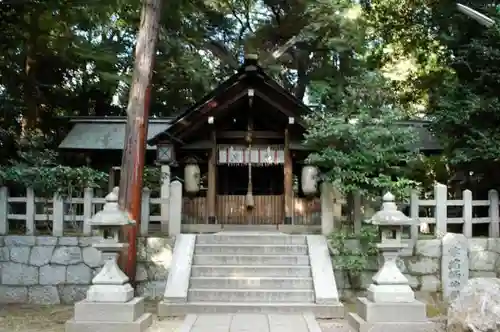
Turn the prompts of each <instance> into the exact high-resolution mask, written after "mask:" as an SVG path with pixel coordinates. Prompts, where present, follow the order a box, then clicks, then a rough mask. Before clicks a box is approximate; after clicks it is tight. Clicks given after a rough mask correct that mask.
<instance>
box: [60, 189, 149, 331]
mask: <svg viewBox="0 0 500 332" xmlns="http://www.w3.org/2000/svg"><path fill="white" fill-rule="evenodd" d="M130 223H133V221H132V220H130V219H129V218H128V215H127V213H125V212H124V211H122V210H120V209H119V208H118V188H117V187H116V188H115V189H113V191H112V192H111V193H110V194H109V195H107V196H106V204H104V208H103V210H102V211H100V212H99V213H97V214H96V215H95V216H94V217H93V218H92V220H91V221H90V224H91V226H94V227H96V228H98V229H101V230H102V231H103V233H104V239H103V240H102V242H101V243H98V244H95V245H94V247H95V248H97V249H99V250H100V251H101V253H102V258H103V259H104V265H103V267H102V269H101V271H100V272H99V273H98V274H97V275H96V276H95V277H94V279H92V286H90V288H89V290H88V292H87V298H86V299H85V300H83V301H80V302H78V303H75V314H74V317H73V319H71V320H69V321H67V322H66V326H65V330H66V332H83V331H95V332H100V331H102V332H105V331H106V332H109V331H124V332H125V331H134V332H143V331H145V330H146V329H147V328H149V327H150V326H151V324H152V322H153V318H152V316H151V314H149V313H145V312H144V298H142V297H134V289H133V288H132V286H131V285H130V284H129V279H128V277H127V276H126V275H125V273H123V271H122V270H120V267H119V266H118V264H117V258H118V255H119V253H120V252H122V251H123V250H125V249H126V248H127V247H128V244H127V243H120V242H119V232H120V229H121V228H122V227H123V226H125V225H127V224H130Z"/></svg>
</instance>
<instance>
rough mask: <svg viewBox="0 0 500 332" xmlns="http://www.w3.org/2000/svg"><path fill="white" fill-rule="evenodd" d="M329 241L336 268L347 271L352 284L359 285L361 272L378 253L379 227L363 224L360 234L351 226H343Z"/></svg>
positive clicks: (330, 236) (329, 237)
mask: <svg viewBox="0 0 500 332" xmlns="http://www.w3.org/2000/svg"><path fill="white" fill-rule="evenodd" d="M328 241H329V245H330V248H331V251H332V255H333V264H334V267H335V269H340V270H343V271H344V272H346V273H347V275H348V278H349V279H350V282H351V285H353V286H355V287H356V286H359V277H360V275H361V272H363V271H364V270H366V268H367V265H368V263H369V259H370V258H373V257H375V256H376V255H377V254H378V249H377V247H376V244H377V243H378V241H379V231H378V227H376V226H374V225H369V224H363V226H362V227H361V230H360V232H359V233H358V234H355V233H353V232H352V230H351V229H350V228H349V229H348V228H342V229H340V230H338V231H335V232H333V233H331V234H330V235H329V236H328ZM357 283H358V284H357ZM356 284H357V285H356Z"/></svg>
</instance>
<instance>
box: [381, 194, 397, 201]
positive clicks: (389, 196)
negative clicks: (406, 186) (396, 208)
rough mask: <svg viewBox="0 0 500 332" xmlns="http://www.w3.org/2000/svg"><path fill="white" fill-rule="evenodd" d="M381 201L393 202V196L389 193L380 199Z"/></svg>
mask: <svg viewBox="0 0 500 332" xmlns="http://www.w3.org/2000/svg"><path fill="white" fill-rule="evenodd" d="M382 199H383V200H384V202H394V200H395V197H394V195H393V194H391V193H390V192H389V191H388V192H387V193H386V194H385V195H384V197H382Z"/></svg>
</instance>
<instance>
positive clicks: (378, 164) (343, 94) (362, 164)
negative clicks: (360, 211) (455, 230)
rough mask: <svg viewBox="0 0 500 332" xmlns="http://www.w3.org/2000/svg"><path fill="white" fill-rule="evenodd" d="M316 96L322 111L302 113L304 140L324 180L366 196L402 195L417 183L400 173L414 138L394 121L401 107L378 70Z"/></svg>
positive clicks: (411, 151) (412, 158)
mask: <svg viewBox="0 0 500 332" xmlns="http://www.w3.org/2000/svg"><path fill="white" fill-rule="evenodd" d="M317 91H321V90H317ZM319 96H320V97H321V98H322V99H323V100H325V101H326V102H325V107H326V110H321V111H316V112H314V113H313V114H311V115H309V116H308V117H307V122H308V124H309V126H310V127H309V128H308V132H307V134H306V142H305V143H306V144H307V146H309V147H310V148H311V149H313V151H315V152H314V153H312V154H311V155H310V156H309V158H308V159H309V162H311V163H312V164H314V165H317V166H318V167H319V168H320V169H321V170H322V172H323V176H324V180H326V181H331V182H333V183H334V184H335V186H336V187H337V188H338V189H339V190H340V191H342V192H344V193H349V192H355V191H359V192H361V193H362V194H363V195H365V196H366V197H369V196H377V195H380V194H381V193H382V192H384V191H391V192H393V193H394V194H395V195H397V196H399V197H401V196H403V197H404V196H405V195H406V194H407V192H408V188H411V187H415V186H416V185H417V183H416V182H414V181H412V180H411V179H408V178H406V177H405V174H404V172H405V167H406V166H407V164H408V163H410V162H413V161H415V160H417V158H418V154H417V153H416V152H415V150H414V144H415V142H416V138H417V136H416V133H415V132H414V131H413V130H412V129H411V128H409V127H407V126H400V125H397V121H399V120H402V119H403V116H404V111H403V110H402V107H401V105H400V104H399V103H398V101H397V100H396V99H395V98H394V96H393V93H392V91H391V90H390V88H389V86H388V83H387V81H386V80H385V79H384V78H383V77H382V76H381V75H380V74H377V73H374V72H365V73H364V74H363V75H359V76H357V77H349V78H348V79H347V84H346V86H345V88H342V89H334V88H328V87H324V88H323V89H322V91H321V92H320V93H319ZM329 105H336V107H335V108H333V107H332V108H330V107H329Z"/></svg>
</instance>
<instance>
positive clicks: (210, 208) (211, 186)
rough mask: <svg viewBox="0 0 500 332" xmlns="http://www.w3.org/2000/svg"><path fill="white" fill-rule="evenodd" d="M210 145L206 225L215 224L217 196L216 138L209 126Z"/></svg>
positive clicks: (213, 129) (213, 130)
mask: <svg viewBox="0 0 500 332" xmlns="http://www.w3.org/2000/svg"><path fill="white" fill-rule="evenodd" d="M211 127H212V128H211V129H212V131H211V143H212V149H211V151H210V159H209V161H208V179H207V180H208V191H207V223H208V224H215V223H216V222H217V216H216V201H215V200H216V194H217V187H216V186H217V178H216V172H217V136H216V132H215V128H214V127H213V126H211Z"/></svg>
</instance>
